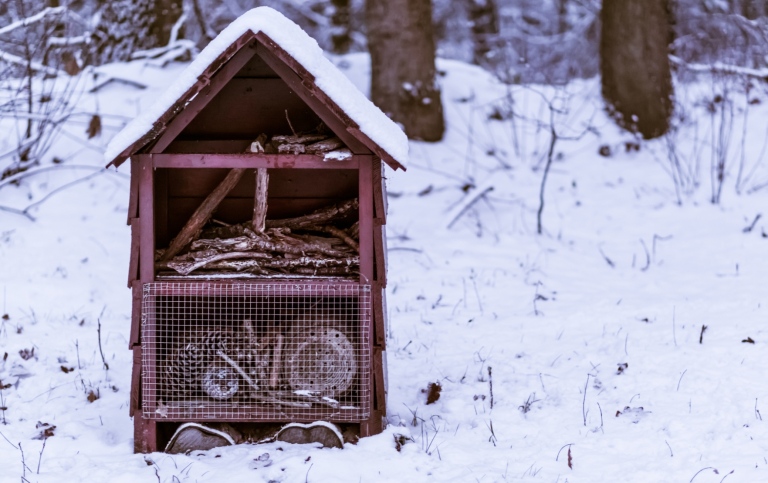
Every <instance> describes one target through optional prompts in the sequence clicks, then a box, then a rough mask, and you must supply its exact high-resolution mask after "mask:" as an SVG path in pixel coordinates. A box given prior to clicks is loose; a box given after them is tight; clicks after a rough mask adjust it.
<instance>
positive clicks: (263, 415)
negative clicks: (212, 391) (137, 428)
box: [137, 403, 370, 423]
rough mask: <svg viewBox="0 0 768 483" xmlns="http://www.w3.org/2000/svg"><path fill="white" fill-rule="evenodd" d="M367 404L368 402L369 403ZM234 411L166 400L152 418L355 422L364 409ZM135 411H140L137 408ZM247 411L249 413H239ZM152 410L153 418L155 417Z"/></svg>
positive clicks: (239, 408)
mask: <svg viewBox="0 0 768 483" xmlns="http://www.w3.org/2000/svg"><path fill="white" fill-rule="evenodd" d="M369 404H370V403H369ZM235 411H236V412H237V413H239V414H241V416H234V415H233V411H232V409H228V408H226V407H222V405H221V404H220V403H219V405H218V406H213V405H212V406H206V405H205V404H204V403H201V404H199V405H195V406H187V407H176V406H174V405H173V404H167V405H166V406H165V407H164V408H163V414H165V416H162V417H160V418H159V419H152V421H157V422H166V421H167V422H175V421H199V422H205V421H228V422H249V421H250V422H263V423H269V422H282V423H287V422H296V423H303V422H306V423H308V422H313V421H318V420H323V421H331V422H338V423H344V422H357V421H360V420H361V414H363V409H362V408H361V409H331V408H328V409H325V408H312V410H311V411H308V410H307V409H295V408H289V407H285V408H280V409H279V410H276V409H272V408H270V407H268V406H265V405H260V406H259V405H256V404H254V405H252V406H251V405H247V404H238V406H237V408H236V409H235ZM137 413H139V412H138V411H137ZM242 414H247V415H248V416H242ZM157 416H158V415H157V414H155V415H154V416H153V418H155V417H157Z"/></svg>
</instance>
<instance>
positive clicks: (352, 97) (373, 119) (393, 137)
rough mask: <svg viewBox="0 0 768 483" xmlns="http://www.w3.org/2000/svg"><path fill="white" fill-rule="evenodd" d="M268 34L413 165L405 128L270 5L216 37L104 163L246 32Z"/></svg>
mask: <svg viewBox="0 0 768 483" xmlns="http://www.w3.org/2000/svg"><path fill="white" fill-rule="evenodd" d="M249 30H250V31H251V32H253V33H254V34H256V33H259V32H264V33H265V34H267V35H268V36H269V37H270V38H271V39H272V40H274V41H275V42H276V43H277V44H278V45H279V46H280V47H282V48H283V49H284V50H285V51H286V52H288V53H289V54H290V55H291V56H292V57H293V58H294V59H295V60H296V61H297V62H298V63H299V64H301V65H302V66H303V67H304V68H305V69H306V70H307V71H308V72H310V73H311V74H312V75H313V76H314V77H315V84H316V85H317V87H318V88H320V89H321V90H322V91H323V92H325V93H326V94H327V95H328V97H330V98H331V99H332V100H333V101H334V102H336V104H338V106H339V107H340V108H341V109H342V110H343V111H344V112H345V113H346V114H347V115H348V116H349V117H350V118H351V119H352V120H353V121H355V122H356V123H357V124H358V126H359V127H360V130H361V131H362V132H363V133H365V134H366V135H367V136H368V137H369V138H370V139H371V140H372V141H374V142H375V143H376V144H378V145H379V146H380V147H381V148H382V149H383V150H384V151H386V152H387V153H389V154H390V155H391V156H392V157H393V158H394V159H395V160H396V161H397V162H399V163H400V164H402V165H403V166H407V164H408V138H407V137H406V136H405V133H404V132H403V131H402V130H401V129H400V127H399V126H398V125H397V124H395V123H394V122H393V121H392V120H391V119H389V118H388V117H387V116H386V115H385V114H384V113H383V112H381V110H380V109H379V108H378V107H376V106H375V105H373V103H372V102H371V101H369V100H368V99H367V98H366V97H365V96H364V95H363V94H362V93H361V92H360V91H359V90H358V89H357V88H356V87H355V86H354V84H352V83H351V82H350V81H349V79H347V77H345V76H344V74H342V73H341V72H340V71H339V70H338V69H337V68H336V67H335V66H334V65H333V64H332V63H331V62H330V61H329V60H328V59H327V58H325V56H324V55H323V51H322V49H321V48H320V46H318V45H317V42H316V41H315V40H314V39H312V38H310V37H309V36H308V35H307V33H306V32H304V31H303V30H302V29H301V28H300V27H299V26H298V25H296V24H295V23H293V22H292V21H291V20H289V19H287V18H286V17H285V16H283V15H282V14H281V13H279V12H277V11H276V10H274V9H272V8H269V7H257V8H254V9H252V10H249V11H248V12H246V13H244V14H243V15H241V16H240V17H239V18H237V19H236V20H235V21H234V22H232V23H231V24H230V25H229V26H228V27H227V28H225V29H224V30H223V31H222V32H221V33H220V34H219V35H218V36H217V37H216V38H215V39H213V40H212V41H211V42H210V43H209V44H208V45H207V46H206V47H205V49H203V51H202V52H200V54H199V55H198V56H197V57H196V58H195V60H194V61H193V62H192V63H191V64H190V65H189V67H187V69H185V70H184V72H182V73H181V74H180V75H179V76H178V77H177V78H176V79H175V80H174V82H173V83H172V84H171V85H170V87H168V90H166V91H165V93H163V95H161V96H160V97H158V98H157V99H156V100H155V102H154V104H152V106H151V107H149V108H148V109H146V110H144V111H143V112H142V113H141V114H140V115H139V116H137V117H136V118H134V119H133V120H132V121H131V122H130V123H128V124H127V125H126V126H125V128H124V129H123V130H122V131H121V132H120V133H119V134H118V135H116V136H115V137H114V138H113V139H112V141H111V142H110V143H109V146H108V147H107V150H106V152H105V153H104V159H105V160H106V161H107V162H111V161H112V160H113V159H115V158H116V157H117V156H119V155H120V153H122V152H123V151H124V150H125V149H126V148H128V147H129V146H130V145H131V144H133V143H134V142H136V141H137V140H138V139H139V138H141V137H142V136H143V135H144V134H146V133H147V132H149V131H150V130H151V129H152V127H153V125H154V123H155V121H157V120H158V119H159V118H160V116H162V115H163V113H165V112H166V111H167V110H168V109H169V108H170V107H171V106H173V104H174V103H175V102H176V101H177V100H178V99H179V98H181V96H182V95H183V94H184V93H185V92H186V91H187V90H188V89H189V88H190V87H192V86H193V85H194V84H195V83H196V82H197V79H198V78H199V76H200V75H201V74H202V73H203V72H204V71H205V69H206V68H207V67H208V66H209V65H210V64H211V63H212V62H213V61H215V60H216V59H217V58H218V57H219V55H221V54H222V53H223V52H224V51H225V50H226V49H227V48H228V47H229V46H231V45H232V44H233V43H234V42H235V41H236V40H237V39H238V38H240V37H241V36H242V35H243V34H244V33H246V32H247V31H249Z"/></svg>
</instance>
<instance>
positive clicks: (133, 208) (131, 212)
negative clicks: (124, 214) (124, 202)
mask: <svg viewBox="0 0 768 483" xmlns="http://www.w3.org/2000/svg"><path fill="white" fill-rule="evenodd" d="M138 168H139V163H138V162H137V161H136V160H131V183H130V190H131V192H130V193H128V224H129V225H130V224H131V220H132V219H133V218H136V217H138V216H139V174H138Z"/></svg>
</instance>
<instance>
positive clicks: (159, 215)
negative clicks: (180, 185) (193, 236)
mask: <svg viewBox="0 0 768 483" xmlns="http://www.w3.org/2000/svg"><path fill="white" fill-rule="evenodd" d="M168 171H170V170H168V169H156V170H155V210H154V213H155V245H156V246H158V247H166V246H168V244H169V243H170V237H169V236H168V217H169V215H170V216H172V215H173V214H172V213H170V214H169V212H168V177H169V176H168V175H169V173H168ZM211 191H212V190H211ZM209 193H210V191H208V192H207V193H206V196H207V195H208V194H209ZM202 201H203V200H200V203H202ZM200 203H198V206H200ZM195 208H197V207H195ZM190 215H191V213H190Z"/></svg>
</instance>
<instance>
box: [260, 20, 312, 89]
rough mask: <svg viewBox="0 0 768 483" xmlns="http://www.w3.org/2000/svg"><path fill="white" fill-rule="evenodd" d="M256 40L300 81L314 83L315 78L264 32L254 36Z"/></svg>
mask: <svg viewBox="0 0 768 483" xmlns="http://www.w3.org/2000/svg"><path fill="white" fill-rule="evenodd" d="M256 38H257V39H258V40H259V41H260V42H261V43H262V44H264V45H265V46H267V47H269V49H270V51H271V52H272V54H273V55H274V56H275V57H277V58H278V59H280V60H281V61H282V62H283V63H285V64H286V65H287V66H288V67H290V68H291V70H292V71H293V72H295V73H296V74H297V75H298V76H299V77H301V78H302V80H304V81H306V82H308V83H313V84H314V82H315V76H313V75H312V74H311V73H310V72H309V71H308V70H307V69H305V68H304V66H303V65H301V64H300V63H299V62H297V61H296V59H294V58H293V57H292V56H291V55H290V54H289V53H288V52H286V51H285V50H284V49H283V48H282V47H280V46H279V45H278V44H277V42H275V41H274V40H272V39H271V38H270V37H269V35H267V34H265V33H264V32H259V33H258V34H256Z"/></svg>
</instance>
